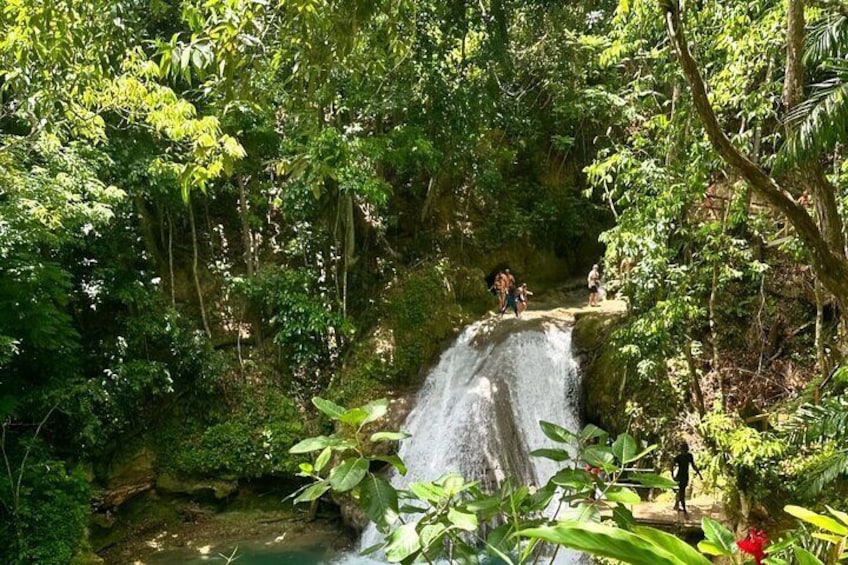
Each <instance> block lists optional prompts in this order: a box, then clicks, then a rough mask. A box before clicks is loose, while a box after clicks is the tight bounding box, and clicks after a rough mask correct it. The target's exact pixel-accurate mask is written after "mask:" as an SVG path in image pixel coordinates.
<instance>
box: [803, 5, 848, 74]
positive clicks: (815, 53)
mask: <svg viewBox="0 0 848 565" xmlns="http://www.w3.org/2000/svg"><path fill="white" fill-rule="evenodd" d="M846 51H848V16H846V15H845V14H842V13H836V14H829V15H828V16H826V17H825V18H824V19H822V20H821V21H820V22H818V23H816V24H815V25H814V26H813V27H812V29H810V31H809V33H808V34H807V45H806V50H805V53H804V64H806V65H808V66H809V65H815V66H818V65H819V64H820V63H821V62H822V61H826V60H827V59H839V58H844V56H845V53H846Z"/></svg>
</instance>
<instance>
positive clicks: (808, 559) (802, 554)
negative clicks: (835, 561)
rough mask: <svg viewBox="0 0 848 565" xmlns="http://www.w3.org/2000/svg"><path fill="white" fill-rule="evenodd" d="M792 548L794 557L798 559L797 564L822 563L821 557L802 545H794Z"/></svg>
mask: <svg viewBox="0 0 848 565" xmlns="http://www.w3.org/2000/svg"><path fill="white" fill-rule="evenodd" d="M794 549H795V559H796V560H797V561H798V565H824V563H823V562H822V561H821V559H819V558H818V557H816V556H815V555H813V554H812V553H810V552H809V551H807V550H806V549H804V548H803V547H800V546H797V545H796V546H795V547H794Z"/></svg>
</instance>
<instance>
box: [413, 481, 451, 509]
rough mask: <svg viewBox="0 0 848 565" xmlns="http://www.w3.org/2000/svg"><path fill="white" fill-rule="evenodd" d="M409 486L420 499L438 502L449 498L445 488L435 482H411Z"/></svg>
mask: <svg viewBox="0 0 848 565" xmlns="http://www.w3.org/2000/svg"><path fill="white" fill-rule="evenodd" d="M407 488H409V490H410V492H412V494H414V495H415V496H417V497H418V498H419V499H421V500H426V501H427V502H432V503H433V504H438V503H439V502H441V501H442V500H443V499H445V498H447V496H446V494H445V489H444V488H442V487H440V486H438V485H435V484H433V483H410V484H409V487H407Z"/></svg>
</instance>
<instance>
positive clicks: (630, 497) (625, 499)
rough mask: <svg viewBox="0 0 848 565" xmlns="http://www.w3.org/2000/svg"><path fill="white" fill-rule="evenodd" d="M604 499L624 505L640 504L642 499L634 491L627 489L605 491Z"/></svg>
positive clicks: (616, 488) (614, 488) (619, 488)
mask: <svg viewBox="0 0 848 565" xmlns="http://www.w3.org/2000/svg"><path fill="white" fill-rule="evenodd" d="M604 498H606V499H607V500H612V501H613V502H620V503H622V504H639V503H640V502H642V499H641V498H640V497H639V495H638V494H636V492H635V491H634V490H632V489H629V488H627V487H611V488H608V489H607V490H606V491H604Z"/></svg>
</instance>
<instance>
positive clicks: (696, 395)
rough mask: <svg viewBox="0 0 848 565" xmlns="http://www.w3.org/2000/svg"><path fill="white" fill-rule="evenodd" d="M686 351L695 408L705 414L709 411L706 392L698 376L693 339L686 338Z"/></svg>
mask: <svg viewBox="0 0 848 565" xmlns="http://www.w3.org/2000/svg"><path fill="white" fill-rule="evenodd" d="M684 353H685V354H686V365H687V366H688V367H689V384H690V385H691V388H692V397H693V400H694V404H695V409H696V410H697V411H698V414H700V415H701V416H703V415H704V414H706V413H707V408H706V406H705V405H704V393H703V391H701V379H700V377H699V376H698V366H697V365H696V363H695V357H694V356H693V355H692V340H690V339H687V340H686V346H685V347H684Z"/></svg>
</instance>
